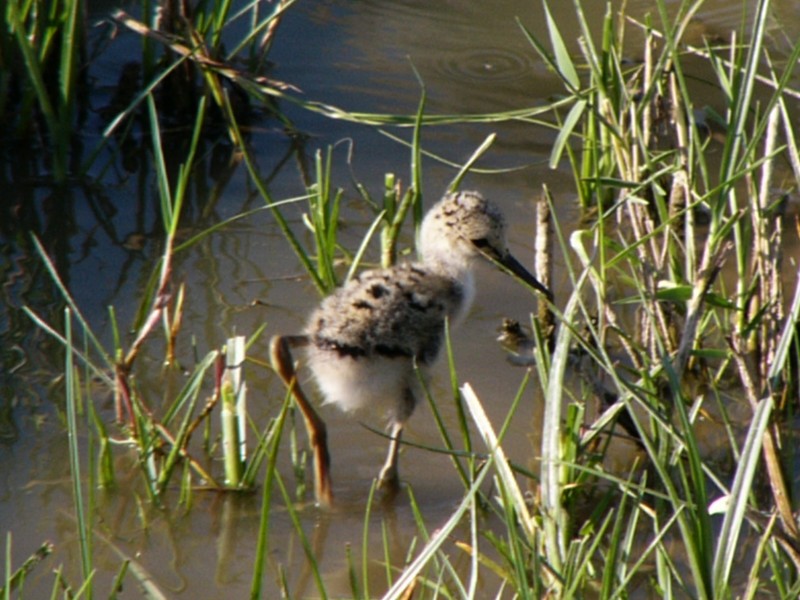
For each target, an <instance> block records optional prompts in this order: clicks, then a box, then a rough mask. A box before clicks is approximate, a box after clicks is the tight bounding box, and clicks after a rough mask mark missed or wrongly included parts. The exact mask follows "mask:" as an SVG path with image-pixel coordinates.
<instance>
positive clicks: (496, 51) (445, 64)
mask: <svg viewBox="0 0 800 600" xmlns="http://www.w3.org/2000/svg"><path fill="white" fill-rule="evenodd" d="M436 66H437V70H438V71H439V72H440V73H441V74H443V75H445V76H446V77H449V78H451V79H455V80H457V81H473V82H502V81H514V80H517V79H522V78H523V77H525V76H526V75H530V73H531V72H532V71H533V70H534V68H535V67H534V62H533V60H532V57H531V56H530V55H528V54H525V53H523V52H519V53H517V52H514V51H512V50H507V49H504V48H471V49H469V50H465V51H464V52H460V53H454V54H448V55H444V56H442V57H441V59H440V60H439V61H437V65H436Z"/></svg>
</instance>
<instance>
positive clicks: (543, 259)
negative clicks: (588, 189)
mask: <svg viewBox="0 0 800 600" xmlns="http://www.w3.org/2000/svg"><path fill="white" fill-rule="evenodd" d="M551 203H552V197H551V196H550V190H549V189H548V187H547V186H546V185H543V186H542V195H541V196H539V199H538V200H537V201H536V239H535V242H534V262H535V264H534V274H535V276H536V278H537V279H538V280H539V281H540V282H541V283H542V285H544V287H546V288H547V289H548V290H551V294H552V289H553V281H552V280H553V277H552V275H553V259H552V254H551V248H552V243H551V240H550V238H551V233H552V216H551V214H550V206H551ZM553 301H554V298H549V302H545V301H542V299H541V298H540V299H538V300H537V302H538V319H539V326H540V327H541V330H542V332H543V333H544V336H545V338H546V339H547V346H548V348H549V349H550V352H552V351H553V350H554V349H555V344H556V327H555V317H554V316H553V310H552V307H551V306H550V303H551V302H553Z"/></svg>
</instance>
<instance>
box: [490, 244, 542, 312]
mask: <svg viewBox="0 0 800 600" xmlns="http://www.w3.org/2000/svg"><path fill="white" fill-rule="evenodd" d="M493 258H494V260H495V261H496V262H497V264H499V265H500V266H501V267H503V268H504V269H505V270H507V271H508V272H509V273H511V274H512V275H514V276H515V277H517V278H518V279H521V280H522V281H523V282H525V283H527V284H528V285H529V286H530V287H532V288H533V289H535V290H536V291H538V292H541V293H542V294H544V295H545V297H546V298H547V299H548V300H549V301H550V302H552V301H553V292H551V291H550V290H549V289H547V288H546V287H545V286H544V284H543V283H542V282H541V281H539V280H538V279H536V277H534V276H533V275H531V274H530V272H529V271H528V270H527V269H526V268H525V267H523V266H522V264H521V263H520V262H519V261H518V260H517V259H516V258H514V257H513V256H512V255H511V254H506V255H505V256H498V257H493Z"/></svg>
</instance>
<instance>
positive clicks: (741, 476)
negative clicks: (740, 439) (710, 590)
mask: <svg viewBox="0 0 800 600" xmlns="http://www.w3.org/2000/svg"><path fill="white" fill-rule="evenodd" d="M772 407H773V398H772V396H767V397H766V398H765V399H764V400H762V401H761V402H759V404H758V407H757V408H756V410H755V412H754V414H753V419H752V421H751V423H750V428H749V429H748V431H747V438H746V439H745V443H744V448H743V449H742V456H741V458H740V460H739V463H738V466H737V468H736V475H735V477H734V479H733V485H732V486H731V491H730V494H729V496H728V498H729V500H728V501H729V506H728V510H727V511H726V512H725V518H724V520H723V522H722V529H721V530H720V532H719V536H718V538H717V547H716V551H715V553H714V563H713V567H712V572H713V581H714V595H715V597H716V598H728V597H729V594H730V590H731V586H730V577H731V567H732V566H733V560H734V558H735V556H736V553H737V552H738V551H739V544H738V542H739V535H740V533H741V530H742V525H743V524H744V520H745V512H746V509H747V503H748V499H749V496H750V491H751V489H752V483H753V477H754V476H755V473H756V469H757V468H758V464H759V461H760V460H761V444H762V442H763V440H764V434H765V432H766V430H767V425H768V424H769V418H770V416H771V415H772Z"/></svg>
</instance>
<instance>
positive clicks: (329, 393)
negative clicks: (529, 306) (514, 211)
mask: <svg viewBox="0 0 800 600" xmlns="http://www.w3.org/2000/svg"><path fill="white" fill-rule="evenodd" d="M419 254H420V260H419V261H418V262H415V263H406V264H402V265H398V266H396V267H392V268H389V269H376V270H371V271H365V272H363V273H361V274H360V275H359V276H357V277H356V278H354V279H353V280H351V281H350V282H348V283H347V284H346V285H345V286H343V287H342V288H340V289H338V290H337V291H335V292H334V293H333V294H331V295H330V296H329V297H328V298H326V299H325V300H323V301H322V303H321V304H320V306H319V307H318V308H317V309H316V310H315V311H314V312H313V313H312V314H311V316H310V318H309V321H308V325H307V327H306V330H305V333H304V335H303V336H299V337H297V338H293V341H294V342H295V345H301V344H299V343H298V340H302V345H304V346H305V347H306V349H307V354H308V366H309V368H310V370H311V372H312V373H313V375H314V379H315V380H316V382H317V384H318V386H319V388H320V390H321V392H322V394H323V396H324V398H325V401H326V402H330V403H334V404H336V405H337V406H339V407H340V408H342V409H344V410H347V411H350V410H357V409H367V408H369V409H371V410H374V409H376V408H378V407H380V408H382V410H383V411H384V414H386V416H387V417H388V420H389V423H390V425H391V429H392V443H391V445H390V449H389V456H388V457H387V460H386V464H385V465H384V468H383V470H382V471H381V483H387V482H390V483H392V484H393V485H396V482H397V466H396V463H397V449H398V441H399V438H400V434H401V431H402V427H403V425H404V423H405V421H406V420H407V419H408V417H410V416H411V413H412V412H413V410H414V406H415V404H416V398H417V397H418V396H419V390H418V387H419V383H418V376H417V372H416V369H415V367H419V368H420V370H421V371H422V373H423V375H424V374H425V372H426V370H427V367H429V366H430V365H431V364H432V363H433V362H434V361H435V359H436V357H437V355H438V354H439V351H440V349H441V346H442V342H443V338H444V326H445V320H446V319H449V320H450V323H451V325H455V324H457V323H458V322H459V321H460V320H461V319H462V318H463V316H464V315H465V314H466V313H467V311H468V310H469V307H470V305H471V303H472V298H473V296H474V287H475V286H474V280H473V276H472V268H473V266H474V263H475V261H476V260H478V259H480V258H489V259H491V260H493V261H496V262H497V263H499V264H500V265H502V266H503V267H504V268H506V269H508V270H509V271H511V272H512V273H514V274H515V275H517V276H518V277H520V278H521V279H523V280H524V281H526V282H527V283H528V284H529V285H531V286H532V287H534V288H536V289H538V290H539V291H541V292H542V293H544V294H546V295H547V297H550V292H549V291H548V290H547V289H546V288H545V287H544V286H543V285H542V284H541V283H539V282H538V281H537V280H536V279H535V278H534V277H533V276H532V275H530V273H528V272H527V271H526V270H525V269H524V267H522V265H520V264H519V263H518V262H517V261H516V260H515V259H514V258H513V257H512V256H511V255H510V254H509V252H508V249H507V247H506V239H505V220H504V218H503V215H502V213H501V211H500V209H499V208H498V207H497V206H496V205H495V204H493V203H491V202H489V201H488V200H486V199H484V198H483V197H482V196H481V195H480V194H479V193H477V192H458V193H451V194H447V195H446V196H445V197H444V198H443V199H442V200H440V201H439V202H438V203H437V204H435V205H434V206H433V207H432V208H431V210H430V211H429V212H428V214H427V215H426V216H425V218H424V220H423V222H422V227H421V229H420V236H419ZM287 339H288V338H287ZM273 356H275V357H277V359H276V361H282V362H285V360H286V359H285V358H283V357H282V356H280V353H279V352H274V353H273ZM276 361H274V362H276ZM279 371H280V372H281V374H282V377H283V378H284V380H285V381H287V383H290V382H291V381H292V376H293V373H292V372H290V371H289V370H288V369H286V368H285V365H284V368H282V369H279ZM296 396H297V393H296ZM298 403H299V404H301V408H303V412H304V415H305V416H306V419H307V422H309V421H310V422H311V423H310V424H309V430H310V434H311V433H312V432H311V429H313V428H315V427H319V426H320V425H319V423H320V422H321V420H320V419H319V418H318V416H317V415H316V413H315V412H314V411H313V408H311V406H310V405H308V403H307V401H306V400H305V398H304V397H301V398H299V399H298ZM321 427H323V428H324V424H323V425H321ZM312 437H313V436H312ZM323 437H324V436H323ZM323 443H324V442H323ZM322 454H324V456H322ZM320 456H321V458H320V459H319V460H318V461H317V462H318V463H322V462H324V461H325V460H327V449H325V451H324V453H320ZM319 470H320V471H321V472H322V475H321V478H323V479H324V481H323V482H322V483H320V482H319V481H318V482H317V483H318V484H320V485H318V486H317V487H318V490H319V489H323V490H324V489H326V488H327V490H328V491H327V494H330V490H329V481H328V479H327V477H328V475H327V467H325V468H320V469H319ZM318 496H319V493H318Z"/></svg>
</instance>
